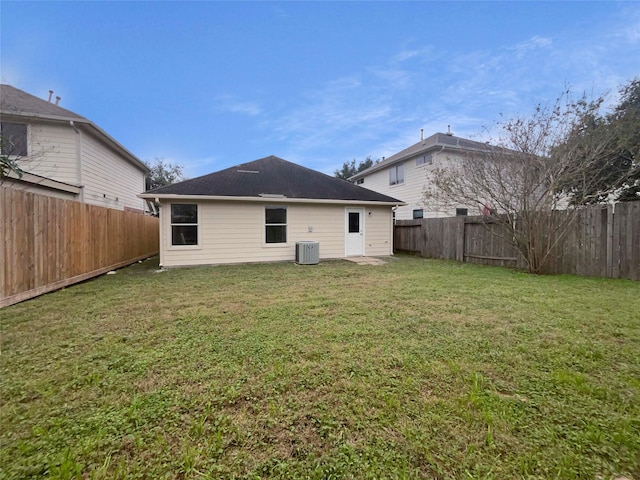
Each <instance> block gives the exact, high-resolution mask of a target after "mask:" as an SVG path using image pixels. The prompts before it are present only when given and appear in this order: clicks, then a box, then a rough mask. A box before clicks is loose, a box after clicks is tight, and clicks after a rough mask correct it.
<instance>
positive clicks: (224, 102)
mask: <svg viewBox="0 0 640 480" xmlns="http://www.w3.org/2000/svg"><path fill="white" fill-rule="evenodd" d="M216 108H217V109H218V110H220V111H226V112H231V113H239V114H242V115H248V116H250V117H256V116H258V115H260V114H261V113H262V108H260V105H259V104H258V103H256V102H251V101H247V100H240V99H238V98H236V97H234V96H232V95H220V96H218V97H217V98H216Z"/></svg>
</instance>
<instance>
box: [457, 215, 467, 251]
mask: <svg viewBox="0 0 640 480" xmlns="http://www.w3.org/2000/svg"><path fill="white" fill-rule="evenodd" d="M465 218H466V217H464V216H459V217H456V260H457V261H458V262H464V235H465V228H464V221H465Z"/></svg>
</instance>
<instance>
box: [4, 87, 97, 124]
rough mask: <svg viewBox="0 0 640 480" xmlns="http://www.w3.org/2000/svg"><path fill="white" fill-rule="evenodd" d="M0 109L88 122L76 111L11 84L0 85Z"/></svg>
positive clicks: (16, 113)
mask: <svg viewBox="0 0 640 480" xmlns="http://www.w3.org/2000/svg"><path fill="white" fill-rule="evenodd" d="M0 111H1V112H2V113H12V114H15V115H29V114H31V115H39V116H45V117H55V118H59V119H65V120H74V121H82V122H88V121H89V120H87V119H86V118H84V117H82V116H80V115H78V114H77V113H74V112H72V111H71V110H67V109H66V108H62V107H60V106H58V105H56V104H55V103H50V102H47V101H46V100H42V99H41V98H38V97H36V96H34V95H31V94H30V93H27V92H24V91H22V90H20V89H18V88H15V87H13V86H11V85H4V84H2V85H0Z"/></svg>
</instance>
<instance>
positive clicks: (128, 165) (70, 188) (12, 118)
mask: <svg viewBox="0 0 640 480" xmlns="http://www.w3.org/2000/svg"><path fill="white" fill-rule="evenodd" d="M0 123H1V135H2V137H3V142H2V153H3V154H4V155H9V157H10V158H12V159H15V160H16V161H17V165H18V166H19V167H20V168H21V169H22V170H23V172H24V173H23V174H22V176H18V175H16V174H14V173H12V174H10V175H9V177H8V178H4V179H3V181H2V184H3V185H5V186H9V187H12V188H20V189H23V190H27V191H31V192H35V193H41V194H46V195H50V196H55V197H59V198H65V199H71V200H76V201H80V202H84V203H88V204H92V205H99V206H103V207H109V208H115V209H118V210H132V211H139V212H143V211H144V208H145V203H144V201H143V200H142V199H140V198H139V197H137V195H138V194H139V193H140V192H142V191H144V189H145V175H146V174H147V173H148V172H149V168H148V167H147V166H146V165H145V164H144V163H143V162H142V161H140V159H138V158H137V157H136V156H135V155H133V154H132V153H131V152H130V151H128V150H127V149H126V148H125V147H123V146H122V145H121V144H120V143H118V142H117V141H116V140H115V139H114V138H113V137H111V136H110V135H109V134H107V133H106V132H105V131H104V130H102V129H101V128H100V127H98V126H97V125H96V124H95V123H93V122H92V121H91V120H88V119H86V118H85V117H82V116H80V115H78V114H76V113H74V112H72V111H70V110H66V109H64V108H62V107H60V106H59V105H57V101H56V103H52V102H51V98H50V99H49V101H47V100H43V99H40V98H38V97H35V96H33V95H30V94H28V93H26V92H24V91H22V90H19V89H17V88H15V87H13V86H11V85H0Z"/></svg>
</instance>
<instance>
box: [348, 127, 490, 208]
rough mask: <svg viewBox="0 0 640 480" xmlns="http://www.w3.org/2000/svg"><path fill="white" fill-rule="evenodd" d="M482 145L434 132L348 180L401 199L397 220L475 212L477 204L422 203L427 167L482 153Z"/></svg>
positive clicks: (439, 165) (445, 164)
mask: <svg viewBox="0 0 640 480" xmlns="http://www.w3.org/2000/svg"><path fill="white" fill-rule="evenodd" d="M486 148H487V146H486V144H484V143H481V142H475V141H473V140H468V139H465V138H460V137H456V136H454V135H452V134H449V133H436V134H434V135H431V136H430V137H428V138H426V139H423V140H420V141H419V142H418V143H416V144H415V145H412V146H410V147H409V148H405V149H404V150H402V151H401V152H398V153H396V154H395V155H392V156H391V157H389V158H386V159H384V160H382V161H381V162H378V163H376V164H374V165H373V166H371V167H369V168H368V169H366V170H363V171H362V172H360V173H358V174H356V175H354V176H353V177H351V178H350V179H349V180H351V181H352V182H354V183H355V184H356V185H360V186H361V187H365V188H368V189H370V190H374V191H376V192H379V193H382V194H384V195H389V196H391V197H394V198H397V199H400V200H402V201H403V202H405V203H406V204H407V205H406V206H401V207H398V209H397V210H396V214H395V218H396V219H398V220H410V219H413V218H429V217H449V216H454V215H467V214H469V215H478V214H480V213H482V212H481V211H479V210H478V206H468V205H458V206H456V207H452V208H451V209H443V208H442V207H438V206H435V205H428V204H425V201H424V190H425V187H426V186H427V183H428V182H429V175H428V173H429V170H431V169H434V168H437V167H446V166H447V164H451V163H452V162H456V161H457V160H459V159H461V158H462V157H463V156H464V155H466V154H469V153H478V152H482V151H484V150H486Z"/></svg>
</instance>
